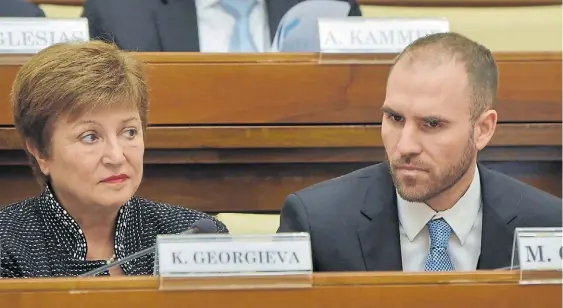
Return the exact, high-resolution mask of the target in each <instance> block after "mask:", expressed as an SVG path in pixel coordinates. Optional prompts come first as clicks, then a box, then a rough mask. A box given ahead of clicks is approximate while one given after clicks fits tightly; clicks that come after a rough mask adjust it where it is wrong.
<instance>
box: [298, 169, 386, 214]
mask: <svg viewBox="0 0 563 308" xmlns="http://www.w3.org/2000/svg"><path fill="white" fill-rule="evenodd" d="M387 172H388V169H387V165H386V164H385V163H380V164H376V165H371V166H368V167H365V168H362V169H359V170H356V171H353V172H350V173H347V174H345V175H342V176H340V177H337V178H333V179H330V180H326V181H323V182H320V183H317V184H314V185H312V186H309V187H306V188H304V189H301V190H299V191H297V192H295V193H293V195H295V196H296V197H298V198H299V199H300V200H301V202H302V203H303V204H304V205H305V206H307V207H323V208H324V209H326V208H327V207H331V206H340V205H342V204H350V200H351V199H355V198H363V193H364V192H365V190H366V189H367V187H368V185H370V183H372V181H373V180H374V177H377V176H378V175H381V174H385V173H387Z"/></svg>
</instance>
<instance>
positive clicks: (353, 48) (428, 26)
mask: <svg viewBox="0 0 563 308" xmlns="http://www.w3.org/2000/svg"><path fill="white" fill-rule="evenodd" d="M318 27H319V44H320V51H321V53H400V52H401V51H403V49H405V47H407V46H408V45H409V44H410V43H412V42H413V41H415V40H416V39H418V38H420V37H423V36H426V35H429V34H433V33H443V32H449V22H448V20H447V19H446V18H362V17H347V18H339V19H336V18H319V21H318Z"/></svg>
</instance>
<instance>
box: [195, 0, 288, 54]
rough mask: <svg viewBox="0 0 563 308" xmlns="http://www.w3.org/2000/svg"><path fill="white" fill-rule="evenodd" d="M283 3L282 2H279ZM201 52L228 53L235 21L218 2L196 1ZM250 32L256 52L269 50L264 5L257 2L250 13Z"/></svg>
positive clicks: (268, 35) (267, 26) (262, 0)
mask: <svg viewBox="0 0 563 308" xmlns="http://www.w3.org/2000/svg"><path fill="white" fill-rule="evenodd" d="M280 1H283V0H280ZM195 4H196V10H197V23H198V29H199V50H200V51H201V52H229V45H230V42H231V36H232V34H233V30H234V28H235V23H236V20H235V18H234V17H233V16H232V15H231V14H229V13H228V12H227V11H225V10H224V9H223V7H222V6H221V4H220V3H219V0H196V1H195ZM250 31H251V34H252V37H253V38H254V45H255V46H256V48H257V52H265V51H269V50H270V46H271V41H270V26H269V23H268V12H267V11H266V3H265V2H264V0H259V1H258V4H257V5H256V6H255V7H254V9H252V12H251V13H250Z"/></svg>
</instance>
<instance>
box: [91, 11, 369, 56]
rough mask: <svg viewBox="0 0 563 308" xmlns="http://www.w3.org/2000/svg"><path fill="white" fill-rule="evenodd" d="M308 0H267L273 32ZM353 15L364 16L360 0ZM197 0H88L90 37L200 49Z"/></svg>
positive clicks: (143, 46)
mask: <svg viewBox="0 0 563 308" xmlns="http://www.w3.org/2000/svg"><path fill="white" fill-rule="evenodd" d="M302 1H304V0H266V6H267V11H268V20H269V23H270V36H271V39H272V40H273V39H274V36H275V33H276V29H277V27H278V24H279V23H280V21H281V19H282V17H283V15H284V14H285V13H286V12H287V11H288V10H289V9H290V8H291V7H293V6H294V5H296V4H297V3H299V2H302ZM339 1H349V2H350V4H351V5H352V7H351V10H350V14H349V15H350V16H361V12H360V8H359V6H358V4H357V3H356V0H339ZM196 14H197V13H196V6H195V1H194V0H86V2H85V3H84V12H83V16H84V17H86V18H88V23H89V25H90V37H91V38H93V39H102V40H105V41H110V42H115V43H116V44H117V45H118V46H119V47H120V48H121V49H124V50H133V51H194V52H197V51H199V34H198V23H197V15H196Z"/></svg>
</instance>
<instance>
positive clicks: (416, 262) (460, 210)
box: [397, 168, 483, 272]
mask: <svg viewBox="0 0 563 308" xmlns="http://www.w3.org/2000/svg"><path fill="white" fill-rule="evenodd" d="M481 204H482V203H481V181H480V178H479V170H478V168H475V174H474V175H473V181H472V182H471V185H470V186H469V189H468V190H467V191H466V192H465V194H464V195H463V196H462V197H461V198H460V199H459V201H458V202H457V203H456V204H455V205H454V206H453V207H452V208H450V209H448V210H446V211H443V212H435V211H434V210H432V209H431V208H430V207H429V206H428V205H426V204H425V203H415V202H408V201H405V200H404V199H402V198H401V197H400V196H399V194H397V206H398V212H399V222H400V223H399V234H400V240H401V255H402V261H403V271H405V272H418V271H424V264H425V262H426V257H427V255H428V252H429V250H430V235H429V234H428V226H427V225H426V224H427V223H428V222H429V221H430V220H431V219H438V218H444V220H445V221H446V222H447V223H448V224H449V225H450V226H451V227H452V230H453V232H452V236H451V237H450V240H449V244H448V253H449V255H450V259H451V260H452V263H453V265H454V266H455V269H456V271H474V270H475V269H476V268H477V262H478V261H479V255H480V254H481V233H482V220H483V213H482V210H481Z"/></svg>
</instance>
